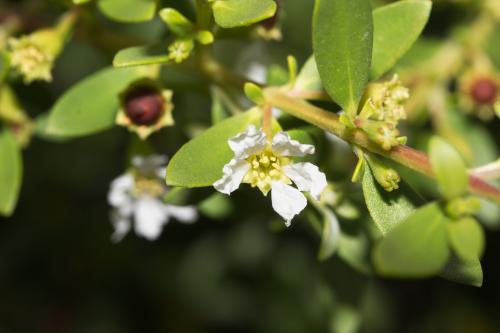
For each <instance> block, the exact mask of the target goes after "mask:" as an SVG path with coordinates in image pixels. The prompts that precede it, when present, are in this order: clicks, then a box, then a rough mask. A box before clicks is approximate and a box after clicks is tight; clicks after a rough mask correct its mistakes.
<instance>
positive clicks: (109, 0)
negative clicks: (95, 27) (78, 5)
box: [97, 0, 156, 22]
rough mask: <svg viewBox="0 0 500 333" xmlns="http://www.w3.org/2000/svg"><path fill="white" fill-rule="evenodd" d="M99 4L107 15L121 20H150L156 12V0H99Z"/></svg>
mask: <svg viewBox="0 0 500 333" xmlns="http://www.w3.org/2000/svg"><path fill="white" fill-rule="evenodd" d="M97 6H98V7H99V9H100V10H101V11H102V12H103V13H104V14H105V15H106V16H108V17H109V18H111V19H113V20H116V21H121V22H144V21H149V20H151V19H152V18H153V17H154V15H155V12H156V0H98V2H97Z"/></svg>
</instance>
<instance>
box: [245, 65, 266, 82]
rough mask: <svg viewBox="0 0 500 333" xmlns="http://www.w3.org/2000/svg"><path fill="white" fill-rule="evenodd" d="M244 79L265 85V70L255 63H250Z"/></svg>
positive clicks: (264, 67)
mask: <svg viewBox="0 0 500 333" xmlns="http://www.w3.org/2000/svg"><path fill="white" fill-rule="evenodd" d="M246 77H247V78H249V79H250V80H252V81H254V82H258V83H266V81H267V68H266V66H264V65H262V64H259V63H257V62H252V63H251V64H250V65H249V66H248V69H247V71H246Z"/></svg>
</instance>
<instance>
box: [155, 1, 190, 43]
mask: <svg viewBox="0 0 500 333" xmlns="http://www.w3.org/2000/svg"><path fill="white" fill-rule="evenodd" d="M160 18H161V19H162V20H163V22H165V23H166V24H167V26H168V27H169V29H170V30H171V31H172V32H173V33H174V34H176V35H177V36H181V37H184V36H187V35H188V34H190V33H192V32H193V31H194V30H195V29H196V28H195V26H194V24H193V23H191V21H189V20H188V19H187V18H186V17H185V16H184V15H182V14H181V13H179V12H178V11H177V10H175V9H173V8H164V9H162V10H160Z"/></svg>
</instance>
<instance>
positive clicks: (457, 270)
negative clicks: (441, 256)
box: [440, 255, 483, 287]
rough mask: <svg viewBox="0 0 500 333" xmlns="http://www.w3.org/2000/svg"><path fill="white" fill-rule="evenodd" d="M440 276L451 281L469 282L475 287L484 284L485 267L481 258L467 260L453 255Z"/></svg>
mask: <svg viewBox="0 0 500 333" xmlns="http://www.w3.org/2000/svg"><path fill="white" fill-rule="evenodd" d="M440 276H441V277H443V278H445V279H448V280H450V281H454V282H458V283H463V284H468V285H471V286H475V287H481V286H482V285H483V269H482V268H481V263H480V262H479V259H477V258H475V259H474V260H473V261H470V262H465V261H462V260H460V259H459V258H458V257H456V256H455V255H451V256H450V259H449V260H448V263H447V264H446V266H445V267H444V269H443V271H442V272H441V273H440Z"/></svg>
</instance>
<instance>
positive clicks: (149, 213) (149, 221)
mask: <svg viewBox="0 0 500 333" xmlns="http://www.w3.org/2000/svg"><path fill="white" fill-rule="evenodd" d="M134 213H135V214H134V217H135V232H136V233H137V234H138V235H140V236H143V237H144V238H147V239H148V240H155V239H156V238H158V237H159V236H160V234H161V231H162V229H163V225H164V224H165V223H166V222H167V220H168V215H167V213H166V212H165V209H164V205H163V203H162V202H161V201H160V200H158V199H155V198H151V197H147V196H145V197H142V198H140V199H139V200H138V201H137V202H136V206H135V211H134Z"/></svg>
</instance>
